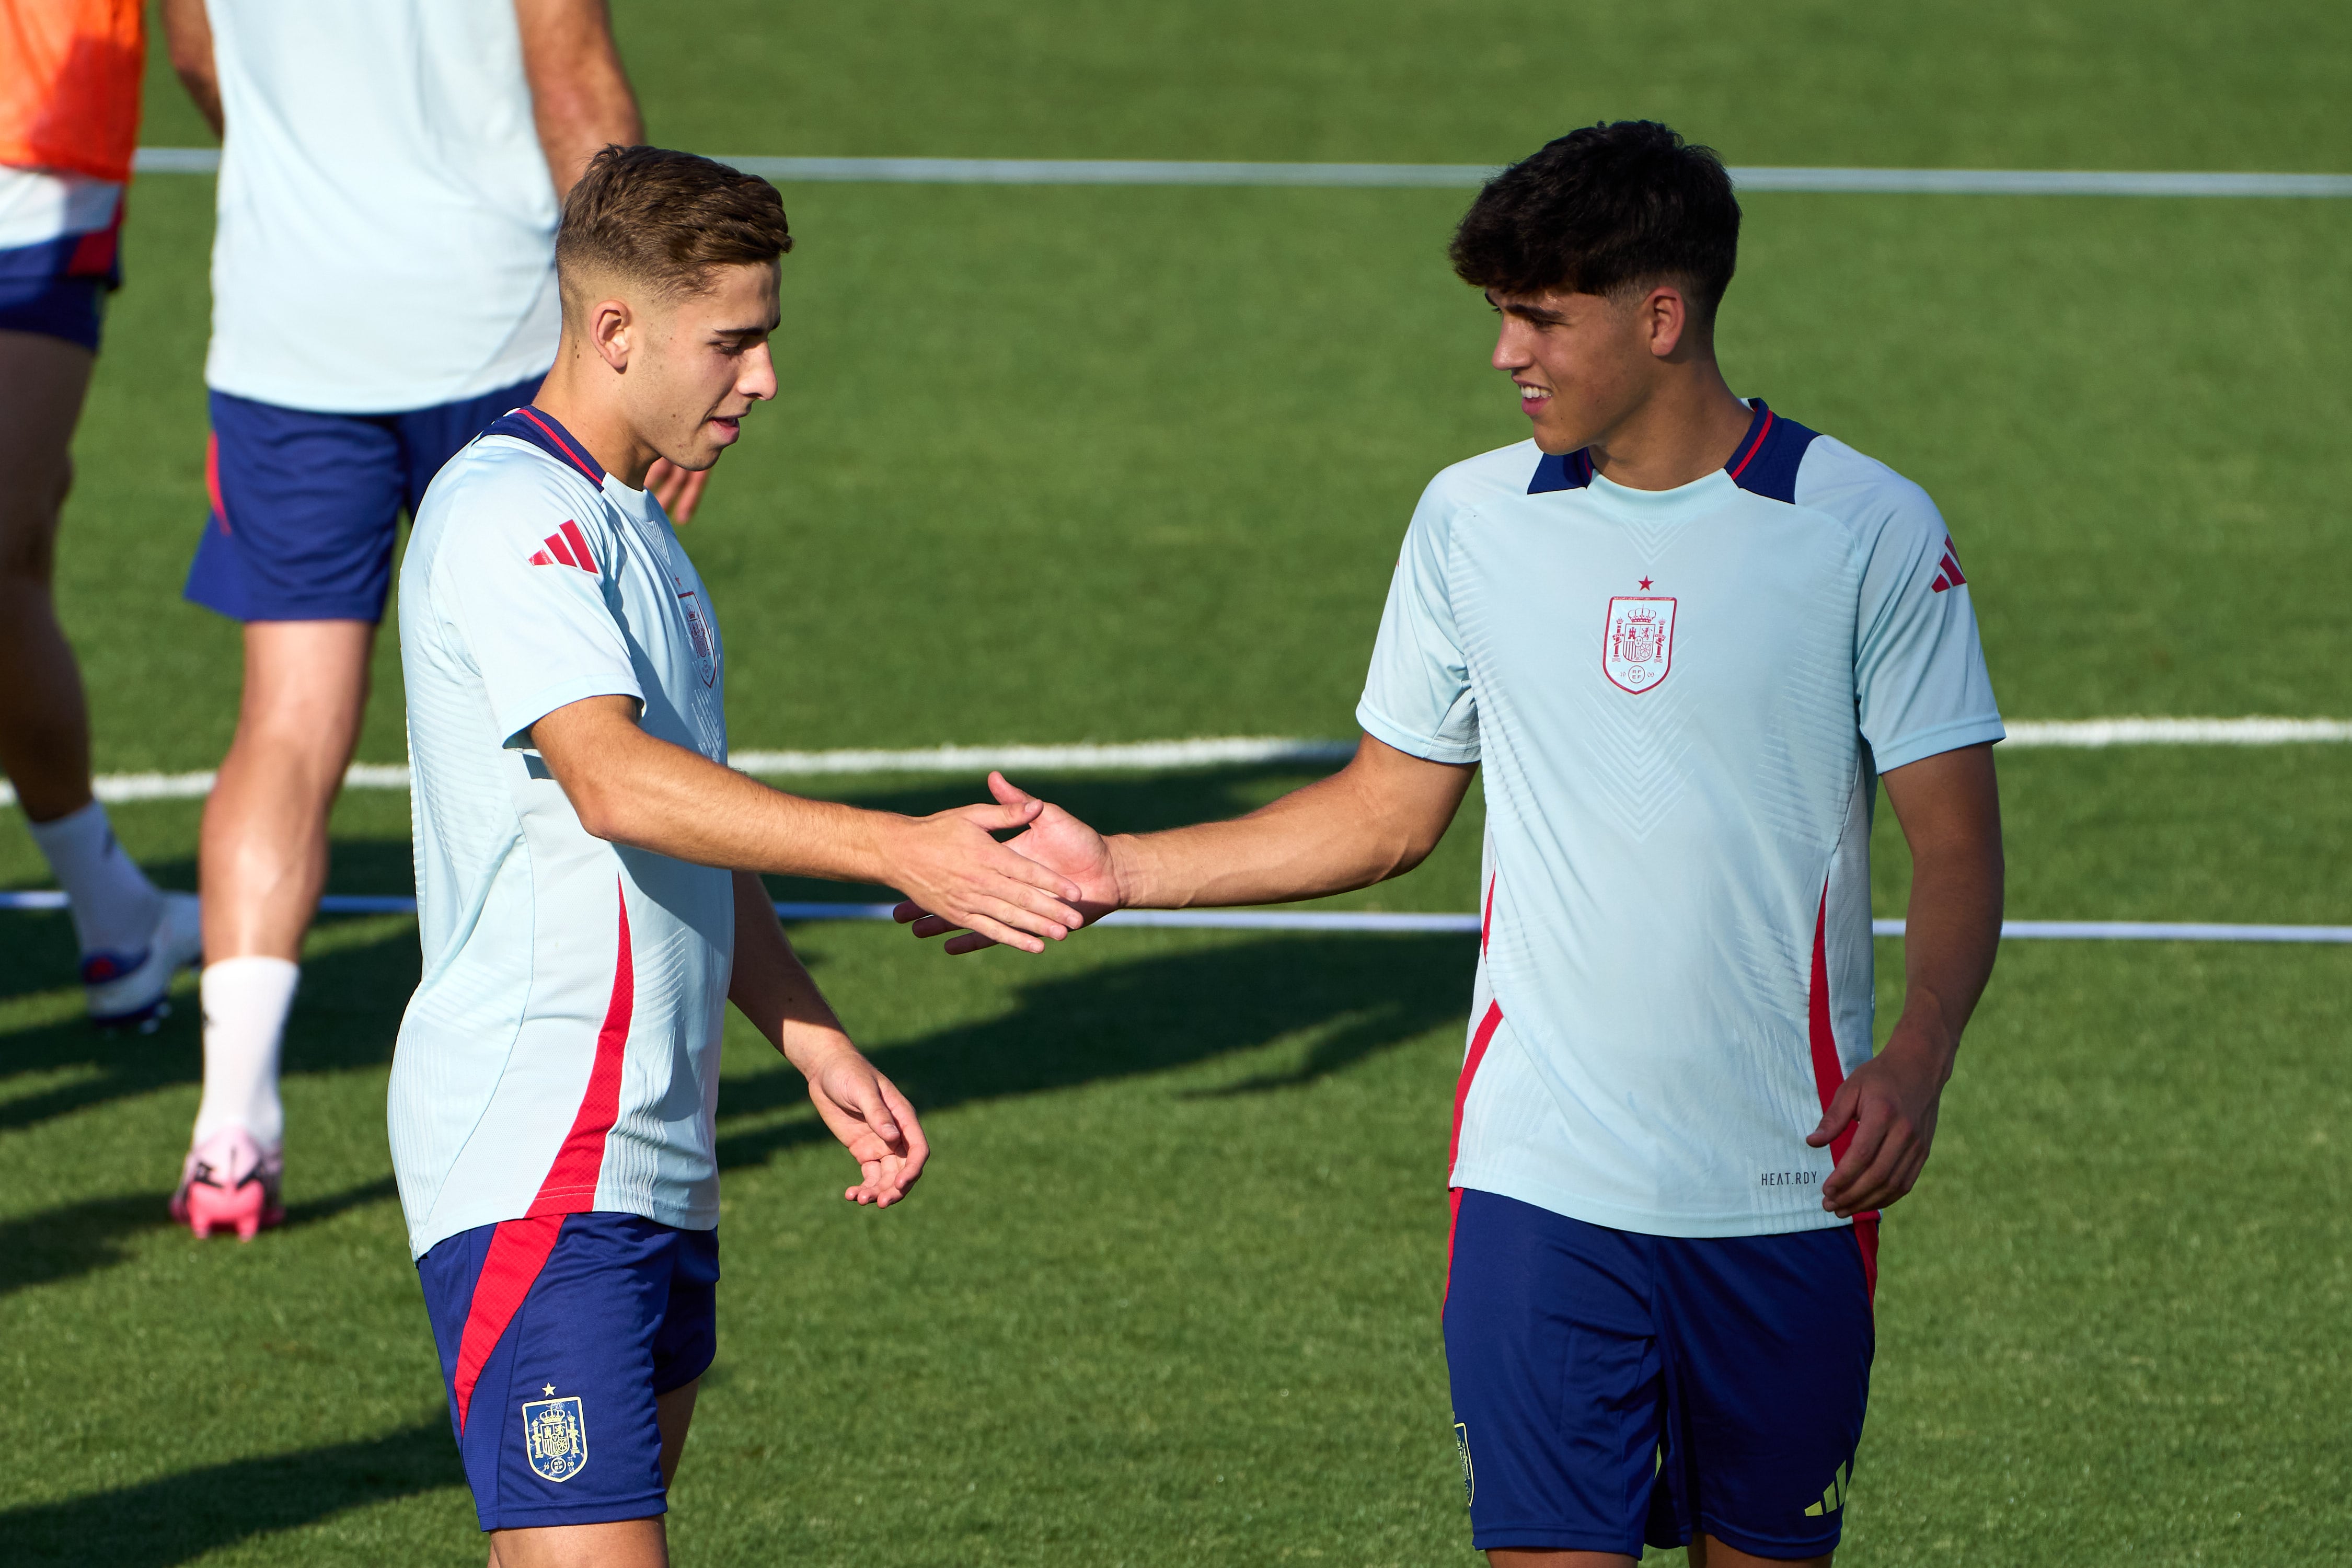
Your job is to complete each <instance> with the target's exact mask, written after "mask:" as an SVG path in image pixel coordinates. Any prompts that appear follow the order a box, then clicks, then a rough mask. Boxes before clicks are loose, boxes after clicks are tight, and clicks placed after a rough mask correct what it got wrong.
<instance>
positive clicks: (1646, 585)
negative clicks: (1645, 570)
mask: <svg viewBox="0 0 2352 1568" xmlns="http://www.w3.org/2000/svg"><path fill="white" fill-rule="evenodd" d="M1649 585H1650V580H1649V579H1648V578H1647V577H1644V578H1643V579H1642V586H1643V587H1644V588H1647V587H1648V586H1649Z"/></svg>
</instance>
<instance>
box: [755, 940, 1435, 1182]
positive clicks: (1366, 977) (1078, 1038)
mask: <svg viewBox="0 0 2352 1568" xmlns="http://www.w3.org/2000/svg"><path fill="white" fill-rule="evenodd" d="M1474 961H1475V958H1474V953H1473V951H1472V948H1471V944H1470V942H1468V941H1467V940H1465V938H1462V937H1458V936H1282V937H1273V938H1267V939H1264V940H1260V941H1256V942H1246V943H1242V944H1239V945H1234V946H1225V945H1219V946H1216V947H1208V948H1201V949H1197V950H1193V951H1190V952H1171V953H1163V954H1160V955H1157V956H1154V957H1150V958H1146V959H1141V960H1139V961H1137V962H1135V963H1123V964H1118V965H1115V966H1113V967H1109V968H1105V969H1095V970H1088V971H1087V972H1085V973H1079V974H1073V975H1068V976H1063V977H1056V978H1052V979H1045V980H1039V981H1036V982H1034V983H1033V984H1028V985H1025V986H1024V987H1022V989H1021V992H1020V997H1021V1002H1020V1005H1019V1006H1018V1007H1017V1008H1015V1009H1014V1010H1013V1012H1011V1013H1009V1014H1007V1015H1005V1016H1003V1017H999V1018H992V1019H990V1020H988V1021H986V1022H984V1023H976V1024H961V1025H957V1026H954V1027H951V1028H948V1029H943V1030H941V1031H940V1032H939V1033H937V1034H934V1035H930V1036H928V1037H924V1038H922V1039H919V1040H914V1041H910V1042H908V1043H907V1044H904V1045H897V1046H887V1047H881V1048H880V1049H877V1050H876V1051H875V1052H874V1053H873V1056H874V1060H875V1063H876V1065H877V1066H878V1067H880V1068H882V1070H883V1071H884V1072H886V1073H887V1074H889V1075H890V1077H891V1078H892V1079H894V1080H895V1081H896V1082H897V1083H898V1087H899V1088H900V1089H904V1090H905V1091H906V1093H907V1097H908V1099H909V1100H912V1101H913V1102H914V1105H915V1109H916V1110H919V1111H926V1112H938V1111H941V1110H950V1109H952V1108H954V1107H956V1106H959V1105H969V1104H971V1103H973V1102H975V1101H981V1100H1001V1099H1004V1098H1006V1097H1008V1096H1013V1095H1023V1094H1040V1093H1045V1092H1048V1091H1051V1090H1054V1089H1069V1088H1073V1087H1076V1086H1077V1085H1080V1084H1086V1083H1094V1082H1099V1081H1101V1080H1103V1079H1119V1078H1131V1077H1135V1076H1138V1075H1140V1074H1145V1073H1155V1072H1164V1071H1167V1070H1169V1069H1171V1068H1181V1067H1187V1066H1190V1065H1192V1064H1193V1063H1196V1062H1202V1061H1207V1060H1210V1059H1212V1058H1216V1057H1221V1056H1226V1055H1230V1054H1232V1053H1234V1052H1236V1051H1247V1050H1254V1049H1255V1048H1257V1047H1261V1046H1265V1045H1268V1044H1271V1043H1272V1042H1274V1041H1275V1040H1277V1039H1280V1038H1282V1037H1285V1036H1288V1035H1296V1034H1301V1033H1306V1032H1310V1031H1316V1032H1319V1033H1318V1037H1317V1038H1316V1039H1315V1041H1314V1043H1313V1045H1312V1046H1310V1047H1308V1049H1307V1054H1306V1058H1305V1059H1304V1060H1303V1061H1301V1062H1300V1063H1299V1064H1298V1065H1297V1067H1296V1068H1290V1069H1288V1070H1286V1071H1282V1072H1276V1073H1268V1074H1261V1075H1258V1076H1255V1077H1253V1078H1250V1079H1246V1080H1244V1081H1243V1082H1241V1083H1238V1084H1233V1085H1228V1086H1225V1087H1223V1088H1220V1089H1206V1090H1196V1091H1194V1092H1195V1093H1202V1094H1213V1095H1229V1094H1248V1093H1261V1092H1264V1091H1266V1090H1269V1089H1285V1088H1289V1087H1292V1086H1294V1085H1297V1084H1303V1083H1308V1082H1311V1081H1313V1080H1315V1079H1319V1078H1322V1077H1325V1076H1327V1075H1328V1074H1330V1073H1334V1072H1338V1071H1340V1070H1341V1069H1343V1068H1347V1067H1348V1066H1349V1065H1350V1064H1352V1063H1355V1062H1358V1061H1360V1060H1362V1059H1363V1058H1366V1057H1368V1056H1370V1055H1371V1054H1372V1053H1374V1052H1375V1051H1379V1050H1382V1049H1385V1048H1386V1047H1390V1046H1393V1045H1397V1044H1400V1043H1402V1042H1403V1041H1405V1040H1409V1039H1412V1037H1415V1036H1417V1035H1421V1034H1424V1033H1426V1032H1427V1031H1429V1030H1431V1029H1433V1028H1436V1027H1439V1026H1446V1025H1455V1026H1458V1025H1459V1024H1460V1023H1461V1021H1462V1019H1463V1016H1464V1012H1465V1007H1466V1001H1465V998H1466V996H1467V994H1468V990H1469V982H1470V971H1471V967H1472V964H1473V963H1474ZM961 962H967V963H969V962H971V960H963V961H961ZM806 1104H807V1098H806V1092H805V1089H804V1088H803V1084H802V1081H801V1078H800V1075H799V1074H798V1073H794V1072H791V1071H789V1070H774V1071H769V1072H764V1073H761V1074H760V1075H758V1076H757V1077H753V1078H750V1079H730V1080H728V1082H727V1083H726V1084H725V1085H724V1086H723V1087H722V1088H721V1089H720V1090H719V1114H720V1116H721V1117H722V1118H725V1119H727V1120H730V1121H732V1120H737V1119H740V1118H745V1117H752V1116H761V1115H766V1114H768V1113H770V1112H772V1111H776V1110H783V1109H786V1108H796V1107H804V1106H805V1105H806ZM830 1136H831V1134H829V1133H827V1132H826V1131H824V1127H823V1126H822V1125H820V1124H819V1123H818V1122H816V1121H814V1118H811V1119H809V1120H805V1121H788V1122H784V1123H782V1124H781V1125H778V1126H774V1127H764V1128H761V1129H759V1130H757V1131H741V1132H731V1133H730V1132H727V1131H721V1133H720V1135H719V1165H720V1167H721V1168H722V1169H723V1168H726V1167H729V1166H738V1165H746V1164H756V1163H760V1162H761V1161H764V1160H766V1159H767V1158H769V1156H771V1155H772V1154H773V1153H775V1152H778V1151H779V1150H782V1149H788V1148H793V1147H795V1146H797V1145H799V1144H802V1143H804V1142H815V1141H821V1140H824V1139H826V1138H829V1137H830Z"/></svg>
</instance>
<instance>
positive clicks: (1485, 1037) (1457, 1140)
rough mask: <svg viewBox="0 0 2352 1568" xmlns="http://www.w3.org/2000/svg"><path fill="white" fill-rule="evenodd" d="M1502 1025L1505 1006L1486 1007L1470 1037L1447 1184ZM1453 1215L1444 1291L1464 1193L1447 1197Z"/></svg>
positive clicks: (1457, 1086)
mask: <svg viewBox="0 0 2352 1568" xmlns="http://www.w3.org/2000/svg"><path fill="white" fill-rule="evenodd" d="M1502 1022H1503V1005H1502V1004H1501V1003H1500V1002H1489V1003H1487V1004H1486V1016H1485V1017H1483V1018H1481V1019H1479V1020H1478V1032H1477V1033H1476V1034H1475V1035H1473V1036H1471V1037H1470V1054H1469V1055H1467V1056H1465V1057H1464V1058H1462V1076H1461V1078H1460V1079H1456V1080H1455V1082H1454V1138H1453V1141H1452V1142H1449V1143H1448V1144H1447V1145H1446V1146H1445V1175H1446V1180H1447V1182H1448V1184H1451V1183H1452V1180H1453V1177H1454V1166H1455V1165H1456V1164H1457V1163H1460V1161H1461V1158H1462V1108H1463V1107H1464V1106H1465V1105H1467V1104H1469V1103H1470V1080H1471V1079H1474V1078H1476V1077H1477V1076H1478V1064H1479V1063H1481V1062H1483V1061H1485V1060H1486V1047H1488V1046H1491V1045H1493V1044H1494V1043H1495V1031H1496V1028H1497V1027H1499V1026H1501V1024H1502ZM1447 1201H1448V1202H1449V1203H1450V1204H1451V1205H1453V1213H1452V1215H1451V1217H1449V1218H1448V1219H1447V1220H1446V1222H1445V1287H1446V1289H1447V1290H1448V1291H1449V1292H1450V1291H1451V1290H1452V1289H1453V1288H1454V1226H1457V1225H1459V1224H1461V1223H1462V1189H1461V1188H1460V1187H1453V1188H1452V1190H1451V1191H1450V1192H1449V1193H1448V1194H1447Z"/></svg>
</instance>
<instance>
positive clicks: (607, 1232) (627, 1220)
mask: <svg viewBox="0 0 2352 1568" xmlns="http://www.w3.org/2000/svg"><path fill="white" fill-rule="evenodd" d="M679 1234H680V1233H678V1232H677V1231H674V1230H671V1229H670V1228H669V1227H668V1226H659V1225H656V1224H654V1223H653V1222H652V1221H650V1220H644V1219H640V1218H638V1217H637V1216H635V1215H610V1214H591V1215H570V1216H557V1215H549V1216H547V1217H545V1218H541V1219H525V1220H509V1221H507V1222H505V1223H504V1224H501V1225H496V1226H482V1227H481V1228H479V1229H478V1230H471V1231H467V1232H465V1233H463V1234H461V1235H459V1236H455V1237H449V1238H448V1239H447V1240H446V1241H443V1242H441V1243H439V1244H438V1245H436V1247H434V1248H433V1249H432V1250H431V1251H429V1252H427V1253H426V1254H425V1257H424V1258H422V1259H420V1260H419V1262H418V1271H419V1274H420V1277H421V1278H422V1279H423V1281H424V1284H425V1300H426V1303H427V1305H428V1307H429V1308H430V1309H431V1311H432V1316H433V1324H434V1338H435V1341H436V1345H437V1347H438V1348H439V1350H440V1352H441V1362H442V1370H443V1373H444V1376H445V1378H446V1383H447V1386H448V1392H449V1408H450V1421H451V1424H452V1426H454V1427H455V1428H456V1430H457V1442H458V1447H459V1450H460V1453H461V1455H462V1456H463V1458H464V1460H465V1467H466V1479H467V1484H468V1485H469V1486H471V1487H472V1489H473V1492H474V1506H475V1510H476V1512H477V1514H478V1516H479V1518H480V1520H481V1525H482V1528H483V1529H484V1530H493V1531H505V1530H531V1529H540V1528H545V1527H551V1526H557V1525H583V1524H606V1523H612V1522H614V1521H622V1520H632V1519H652V1518H654V1517H656V1516H657V1515H659V1514H661V1513H663V1512H665V1511H666V1510H667V1500H666V1491H667V1489H666V1487H665V1486H664V1484H663V1478H662V1467H661V1455H662V1422H661V1411H660V1407H659V1402H658V1398H657V1395H656V1391H655V1387H654V1381H655V1378H654V1367H655V1344H656V1341H657V1340H658V1339H659V1337H660V1334H661V1330H662V1323H663V1318H664V1314H665V1311H666V1309H667V1302H668V1297H669V1274H670V1269H671V1265H672V1261H673V1259H672V1256H671V1253H672V1247H671V1242H672V1238H674V1237H677V1235H679Z"/></svg>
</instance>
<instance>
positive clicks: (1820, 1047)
mask: <svg viewBox="0 0 2352 1568" xmlns="http://www.w3.org/2000/svg"><path fill="white" fill-rule="evenodd" d="M1806 1033H1808V1034H1809V1035H1811V1037H1812V1047H1813V1088H1814V1089H1815V1090H1816V1091H1817V1092H1818V1093H1819V1094H1820V1095H1821V1097H1822V1110H1824V1111H1826V1110H1829V1108H1830V1101H1831V1100H1835V1099H1836V1098H1837V1091H1838V1089H1839V1088H1840V1087H1841V1086H1842V1085H1843V1084H1844V1082H1845V1067H1844V1064H1843V1063H1842V1062H1840V1061H1839V1060H1838V1048H1837V1032H1836V1030H1835V1029H1834V1028H1833V1027H1832V1026H1831V1023H1830V887H1829V883H1828V882H1826V881H1824V882H1822V908H1821V913H1819V914H1818V915H1816V916H1814V917H1813V994H1812V996H1811V1002H1810V1005H1808V1007H1807V1008H1806ZM1853 1131H1854V1123H1853V1122H1851V1121H1849V1122H1847V1123H1846V1124H1845V1126H1844V1127H1843V1128H1841V1129H1840V1130H1839V1131H1838V1135H1837V1136H1836V1137H1834V1138H1832V1139H1831V1140H1830V1159H1831V1160H1832V1162H1836V1161H1839V1160H1843V1159H1844V1158H1845V1152H1846V1151H1847V1150H1848V1149H1850V1148H1852V1147H1853ZM1853 1237H1854V1244H1855V1245H1856V1246H1858V1247H1861V1248H1862V1275H1863V1279H1864V1281H1865V1282H1867V1283H1868V1285H1869V1286H1870V1297H1871V1300H1873V1301H1876V1300H1878V1211H1877V1210H1875V1209H1873V1210H1871V1211H1870V1212H1868V1213H1866V1214H1858V1215H1854V1216H1853Z"/></svg>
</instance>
